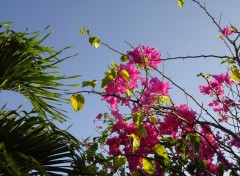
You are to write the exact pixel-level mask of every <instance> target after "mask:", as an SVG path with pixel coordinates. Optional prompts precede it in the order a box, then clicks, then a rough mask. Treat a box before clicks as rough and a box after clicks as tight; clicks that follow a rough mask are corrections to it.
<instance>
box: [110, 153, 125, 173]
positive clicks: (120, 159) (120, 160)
mask: <svg viewBox="0 0 240 176" xmlns="http://www.w3.org/2000/svg"><path fill="white" fill-rule="evenodd" d="M126 162H127V159H126V157H125V156H121V155H118V156H117V157H115V158H114V159H113V168H114V170H117V169H118V168H119V167H121V166H123V165H124V164H125V163H126Z"/></svg>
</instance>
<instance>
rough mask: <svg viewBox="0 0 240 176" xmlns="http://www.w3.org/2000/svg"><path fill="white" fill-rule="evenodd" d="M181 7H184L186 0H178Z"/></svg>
mask: <svg viewBox="0 0 240 176" xmlns="http://www.w3.org/2000/svg"><path fill="white" fill-rule="evenodd" d="M178 5H179V7H181V8H183V6H184V0H178Z"/></svg>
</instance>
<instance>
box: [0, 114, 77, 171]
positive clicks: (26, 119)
mask: <svg viewBox="0 0 240 176" xmlns="http://www.w3.org/2000/svg"><path fill="white" fill-rule="evenodd" d="M20 114H22V115H20ZM35 115H36V114H35V113H27V112H21V113H19V112H17V111H6V110H1V111H0V175H2V174H6V175H28V174H31V175H32V174H33V173H35V174H36V175H58V174H60V173H61V174H70V173H73V167H72V166H71V164H72V163H73V162H74V161H75V160H76V157H75V156H76V152H78V153H79V152H80V149H79V148H80V145H81V144H80V142H78V140H77V139H75V138H74V137H73V136H72V135H71V134H69V133H68V132H66V131H64V130H60V129H58V128H57V127H56V126H55V125H54V124H51V123H50V122H47V123H45V122H43V121H42V120H41V118H39V117H38V116H35ZM74 172H75V171H74Z"/></svg>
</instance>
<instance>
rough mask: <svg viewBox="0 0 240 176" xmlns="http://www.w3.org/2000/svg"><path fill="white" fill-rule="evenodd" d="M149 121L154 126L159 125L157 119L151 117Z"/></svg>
mask: <svg viewBox="0 0 240 176" xmlns="http://www.w3.org/2000/svg"><path fill="white" fill-rule="evenodd" d="M149 120H150V122H152V123H153V124H157V119H156V117H153V116H151V117H149Z"/></svg>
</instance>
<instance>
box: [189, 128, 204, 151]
mask: <svg viewBox="0 0 240 176" xmlns="http://www.w3.org/2000/svg"><path fill="white" fill-rule="evenodd" d="M188 139H189V141H190V142H191V144H192V146H193V147H194V149H195V151H196V152H197V153H198V152H199V148H200V142H201V140H200V138H199V136H197V135H196V134H193V133H189V134H188Z"/></svg>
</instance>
